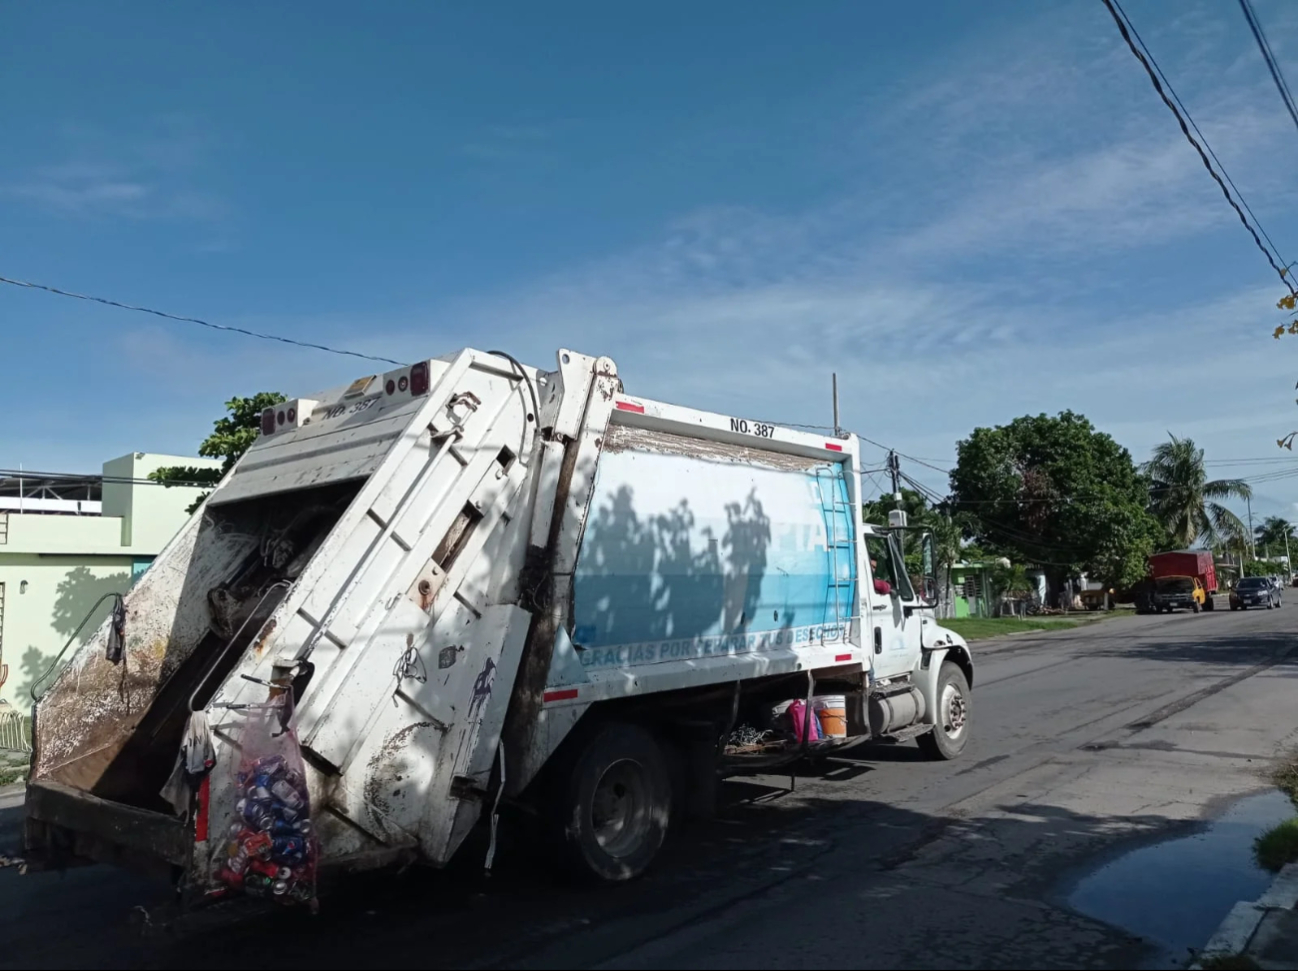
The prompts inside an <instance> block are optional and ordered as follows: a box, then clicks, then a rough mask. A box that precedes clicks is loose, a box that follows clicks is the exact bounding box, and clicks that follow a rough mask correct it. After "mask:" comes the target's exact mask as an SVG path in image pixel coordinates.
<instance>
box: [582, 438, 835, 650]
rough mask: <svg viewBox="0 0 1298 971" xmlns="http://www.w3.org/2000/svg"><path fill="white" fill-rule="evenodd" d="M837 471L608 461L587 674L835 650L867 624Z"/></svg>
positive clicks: (602, 470)
mask: <svg viewBox="0 0 1298 971" xmlns="http://www.w3.org/2000/svg"><path fill="white" fill-rule="evenodd" d="M848 495H849V493H848V489H847V483H846V481H845V479H844V477H843V472H842V469H841V467H839V466H821V467H817V468H812V469H806V470H781V469H775V468H767V467H763V466H755V465H744V464H740V463H728V462H723V461H710V460H705V459H701V458H697V457H692V456H686V455H674V454H663V453H658V452H637V451H626V452H605V453H604V454H603V455H602V456H601V459H600V464H599V471H598V473H597V476H596V482H595V492H594V497H593V500H592V506H591V512H590V516H589V518H588V520H587V524H586V531H585V535H584V536H583V539H582V545H581V553H580V556H579V558H578V562H577V570H576V576H575V578H574V613H575V625H574V630H573V642H574V644H575V645H576V646H577V647H578V648H579V649H580V653H581V658H582V663H583V664H584V665H586V666H588V667H597V668H605V667H626V666H635V665H639V664H652V663H656V662H659V661H674V660H687V659H691V658H705V657H712V656H716V655H719V654H738V653H744V652H748V651H761V650H769V649H774V648H782V647H790V646H794V647H796V646H799V645H805V644H808V643H816V644H819V643H834V642H836V641H842V640H843V639H845V637H846V635H847V631H848V629H849V627H850V620H851V618H852V617H853V616H854V614H855V613H856V603H857V591H856V577H857V572H856V558H855V557H856V552H855V550H856V531H857V517H856V516H854V515H853V514H852V513H851V510H850V508H849V504H848Z"/></svg>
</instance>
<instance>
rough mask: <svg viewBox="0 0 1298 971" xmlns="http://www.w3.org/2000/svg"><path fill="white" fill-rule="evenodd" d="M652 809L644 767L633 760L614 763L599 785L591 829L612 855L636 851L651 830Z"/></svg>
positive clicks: (602, 846) (593, 804) (592, 812)
mask: <svg viewBox="0 0 1298 971" xmlns="http://www.w3.org/2000/svg"><path fill="white" fill-rule="evenodd" d="M651 812H652V799H651V798H650V787H649V780H648V777H647V774H646V772H645V768H644V766H642V765H641V764H640V763H639V762H635V761H632V760H631V759H623V760H621V761H619V762H614V763H613V764H612V765H610V766H609V767H608V768H607V769H605V770H604V774H603V775H602V776H600V779H599V782H598V783H596V785H595V793H594V798H593V799H592V800H591V813H590V815H591V830H592V832H593V833H594V834H595V841H596V842H597V843H598V844H599V846H600V849H602V850H603V851H604V852H605V853H607V854H608V855H609V856H612V857H618V858H620V857H624V856H628V855H630V854H631V853H633V852H635V850H636V849H638V848H639V846H640V845H641V843H643V842H644V839H645V836H646V835H647V834H648V832H649V828H650V825H651V823H652V819H651Z"/></svg>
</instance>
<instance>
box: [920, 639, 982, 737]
mask: <svg viewBox="0 0 1298 971" xmlns="http://www.w3.org/2000/svg"><path fill="white" fill-rule="evenodd" d="M971 714H972V707H971V705H970V697H969V681H968V679H967V678H965V676H964V672H963V671H961V670H960V666H959V665H958V664H955V663H954V662H952V661H944V662H943V663H942V671H941V673H940V674H939V675H938V680H937V724H936V725H934V726H933V730H932V731H931V732H925V733H924V734H923V735H921V736H920V737H919V738H918V739H916V741H917V742H919V749H920V751H921V752H923V753H924V755H925V756H926V757H927V758H930V759H933V760H934V761H942V762H945V761H949V760H950V759H954V758H957V757H958V756H959V755H960V753H961V752H963V751H964V747H965V744H966V743H967V742H968V741H969V716H970V715H971Z"/></svg>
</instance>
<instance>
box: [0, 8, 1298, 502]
mask: <svg viewBox="0 0 1298 971" xmlns="http://www.w3.org/2000/svg"><path fill="white" fill-rule="evenodd" d="M1126 6H1127V9H1128V13H1129V14H1130V16H1131V18H1132V20H1133V21H1134V22H1135V24H1136V26H1137V28H1138V29H1139V30H1140V31H1141V33H1142V35H1143V36H1144V38H1145V40H1146V41H1147V43H1148V44H1149V45H1150V47H1151V48H1152V49H1153V51H1154V52H1155V54H1156V56H1157V57H1158V58H1159V61H1160V62H1161V64H1162V66H1163V68H1164V70H1165V71H1166V72H1167V74H1168V75H1169V76H1170V78H1171V79H1172V81H1173V83H1174V84H1175V85H1176V87H1177V89H1178V92H1179V93H1180V95H1181V96H1182V98H1183V99H1184V100H1185V101H1186V103H1187V104H1188V105H1189V107H1190V109H1191V111H1192V112H1193V113H1194V115H1195V118H1196V120H1197V121H1198V123H1199V125H1200V127H1201V128H1202V129H1203V130H1204V132H1205V133H1206V134H1207V135H1208V137H1209V139H1210V141H1211V142H1212V144H1213V147H1214V148H1215V149H1216V150H1217V153H1218V154H1219V155H1220V157H1221V158H1222V160H1223V162H1224V163H1225V164H1226V166H1227V168H1228V169H1229V171H1230V173H1231V175H1232V176H1233V177H1234V179H1235V181H1236V183H1237V184H1238V185H1239V186H1240V188H1241V189H1242V190H1243V192H1244V194H1245V195H1246V197H1247V198H1248V200H1249V202H1250V203H1251V205H1252V207H1253V209H1254V211H1255V212H1256V213H1257V214H1258V216H1259V217H1261V219H1262V221H1263V223H1264V224H1265V225H1266V226H1267V227H1268V229H1269V230H1270V232H1271V235H1272V236H1273V238H1275V240H1276V243H1277V244H1278V245H1279V246H1280V248H1281V250H1282V252H1286V253H1288V254H1289V258H1291V259H1293V258H1298V233H1295V232H1293V230H1292V227H1293V225H1294V224H1295V219H1294V217H1295V215H1298V191H1296V190H1298V183H1296V182H1295V180H1294V178H1293V174H1294V173H1293V170H1294V168H1295V165H1296V164H1298V163H1295V161H1294V160H1295V159H1298V131H1295V129H1294V126H1293V124H1292V122H1291V121H1290V120H1289V118H1288V116H1287V115H1285V114H1284V113H1283V111H1282V109H1281V104H1280V101H1279V98H1278V96H1277V95H1276V93H1275V91H1274V89H1273V88H1272V86H1271V82H1270V79H1269V77H1268V76H1267V74H1266V71H1265V67H1264V65H1263V64H1262V62H1261V60H1260V58H1259V56H1258V54H1257V51H1256V49H1255V48H1254V46H1253V43H1252V40H1251V37H1250V36H1249V35H1248V32H1247V27H1246V25H1245V23H1244V21H1243V18H1242V16H1241V15H1240V13H1239V10H1238V8H1237V7H1236V5H1235V4H1233V3H1228V2H1225V0H1203V2H1198V3H1184V4H1166V3H1162V2H1157V0H1128V3H1127V5H1126ZM306 9H307V8H305V7H303V6H302V5H300V4H288V3H267V4H259V5H256V6H253V5H215V6H207V7H199V6H195V5H175V4H162V3H156V4H155V3H146V2H137V3H133V4H130V5H127V6H113V5H98V4H86V3H78V4H72V3H60V2H45V3H41V4H27V5H15V6H11V7H9V8H8V9H7V10H6V14H5V30H4V32H3V34H0V132H2V133H3V134H0V144H2V145H3V151H0V275H6V276H13V277H19V278H27V279H32V280H37V281H41V282H45V283H50V284H54V285H56V286H63V287H67V288H70V289H74V290H80V291H84V292H90V293H96V294H102V295H105V296H110V297H115V298H118V299H121V300H125V301H128V302H135V303H142V304H147V305H150V306H155V307H159V308H163V309H166V310H170V311H173V312H176V313H181V314H192V315H196V316H201V317H205V318H208V319H211V320H215V321H219V322H221V323H226V324H232V325H236V326H245V327H252V328H257V329H262V330H269V331H274V332H277V333H282V334H286V335H290V336H294V337H299V338H302V339H308V340H313V341H320V342H324V343H331V344H336V345H339V346H345V347H350V348H354V349H358V350H362V351H367V352H370V353H377V354H381V355H383V356H385V357H394V358H398V359H403V360H406V359H414V358H417V357H421V356H431V355H434V354H441V353H445V352H447V351H450V350H453V349H455V348H458V347H461V346H465V345H471V346H478V347H484V346H490V347H495V346H499V347H504V348H506V349H509V350H511V351H512V352H513V353H515V354H516V355H517V356H519V357H521V358H523V359H525V360H528V361H529V362H531V363H535V364H538V365H542V366H548V365H550V364H551V362H552V361H553V355H554V352H555V349H556V348H557V347H559V346H567V347H572V348H575V349H578V350H582V351H586V352H589V353H598V354H608V355H610V356H612V357H613V358H614V359H615V360H616V361H617V362H618V364H619V367H620V369H621V371H622V373H623V376H624V380H625V382H626V385H627V388H628V390H630V391H631V392H633V393H639V394H644V395H646V396H649V397H659V398H664V399H667V400H671V401H677V402H681V403H686V404H692V405H696V406H699V407H705V408H711V409H715V410H719V411H723V412H727V413H739V414H746V415H749V416H751V417H755V418H764V419H773V420H777V421H795V422H818V421H828V419H829V376H830V372H831V371H834V370H837V371H838V373H839V381H840V386H841V389H842V402H843V415H844V421H845V423H846V424H848V425H849V426H851V427H854V428H856V429H858V430H860V431H861V432H863V433H864V434H866V435H869V436H870V437H871V438H874V439H877V440H879V441H882V442H887V443H890V444H894V445H896V446H897V447H898V448H900V449H901V450H902V451H904V452H906V453H908V454H911V455H915V456H918V457H922V458H924V459H926V460H930V461H932V463H933V464H935V465H938V466H942V465H946V464H949V462H950V461H951V459H952V456H953V454H954V443H955V441H956V440H957V439H958V438H960V437H962V436H964V435H966V434H968V432H969V431H970V429H971V428H972V427H974V426H975V425H978V424H995V423H1000V422H1003V421H1007V420H1009V419H1011V418H1013V417H1015V416H1016V415H1019V414H1023V413H1028V412H1033V413H1035V412H1040V411H1047V412H1054V411H1058V410H1060V409H1062V408H1072V409H1074V410H1077V411H1081V412H1083V413H1085V414H1086V415H1087V416H1089V417H1090V418H1091V419H1092V420H1093V421H1095V422H1096V424H1098V425H1099V426H1100V427H1101V428H1103V429H1105V430H1107V431H1109V432H1111V433H1112V434H1113V435H1114V436H1115V437H1117V438H1118V439H1119V440H1120V441H1121V442H1122V443H1123V444H1125V445H1127V446H1128V447H1129V448H1130V449H1131V450H1132V452H1133V453H1134V454H1135V456H1136V457H1137V459H1138V460H1139V459H1143V458H1144V457H1145V456H1146V455H1147V454H1148V450H1149V449H1150V447H1152V446H1153V445H1154V444H1155V443H1156V442H1158V441H1159V440H1161V439H1163V438H1164V437H1165V436H1166V434H1167V433H1168V432H1169V431H1171V432H1175V433H1177V434H1179V435H1189V436H1191V437H1193V438H1194V439H1195V440H1196V441H1198V442H1200V444H1202V445H1204V446H1205V447H1206V448H1207V449H1208V457H1209V459H1210V460H1213V461H1214V463H1224V462H1225V461H1226V460H1245V459H1252V458H1267V459H1274V458H1277V457H1279V456H1280V454H1281V453H1279V452H1277V450H1276V448H1275V439H1276V438H1277V437H1279V436H1280V435H1281V434H1283V433H1284V432H1287V431H1289V430H1291V429H1292V428H1295V427H1298V409H1295V407H1294V397H1293V396H1294V392H1293V387H1294V382H1295V379H1298V342H1296V341H1298V339H1290V340H1289V341H1281V342H1274V341H1272V339H1271V337H1270V336H1269V334H1270V330H1271V328H1272V327H1273V326H1274V324H1275V322H1276V317H1277V312H1276V311H1275V310H1274V303H1275V300H1276V299H1277V297H1278V296H1279V287H1278V281H1276V279H1275V277H1274V275H1273V274H1271V271H1270V270H1269V269H1268V268H1267V266H1266V264H1265V262H1264V261H1263V259H1262V257H1261V255H1260V254H1259V253H1258V252H1257V251H1256V250H1254V249H1253V248H1252V243H1251V242H1250V241H1249V240H1248V238H1247V236H1246V235H1245V234H1244V232H1243V230H1242V229H1241V227H1240V226H1239V224H1238V222H1236V221H1235V217H1234V215H1233V214H1232V213H1231V212H1230V210H1229V209H1228V208H1227V207H1226V205H1225V203H1224V201H1223V200H1222V198H1221V196H1220V194H1219V191H1218V189H1217V188H1216V186H1215V185H1214V184H1213V183H1212V182H1211V181H1210V180H1209V178H1208V177H1207V175H1206V173H1205V172H1204V171H1203V169H1202V168H1201V167H1200V164H1199V162H1198V159H1197V158H1196V156H1195V155H1194V153H1193V152H1192V150H1191V149H1190V147H1189V146H1188V145H1187V144H1186V143H1185V141H1184V140H1183V139H1182V136H1181V134H1180V132H1179V129H1177V127H1176V126H1175V123H1174V121H1173V120H1172V118H1171V116H1170V115H1169V114H1168V112H1167V111H1166V109H1165V108H1164V107H1163V105H1162V104H1161V103H1160V102H1159V101H1158V100H1157V98H1156V97H1155V95H1154V93H1153V91H1152V89H1151V87H1150V85H1149V82H1148V80H1147V79H1146V77H1145V76H1144V74H1143V72H1141V71H1140V69H1139V67H1138V65H1137V64H1136V62H1135V61H1134V60H1133V59H1132V57H1131V55H1130V54H1129V53H1128V52H1127V50H1126V48H1125V47H1124V46H1122V45H1121V41H1120V38H1119V37H1118V34H1117V31H1116V29H1115V28H1114V25H1113V23H1112V21H1111V20H1110V19H1109V16H1108V14H1107V13H1106V11H1105V9H1104V7H1103V5H1102V4H1101V3H1100V2H1099V0H1094V2H1089V0H1086V2H1083V0H1078V2H1069V3H1047V2H1028V0H1021V2H1013V3H1011V2H987V3H981V4H969V3H962V2H946V3H943V2H926V3H912V4H883V3H861V2H854V3H832V2H821V3H817V4H813V5H793V4H776V3H747V4H742V5H741V4H738V3H727V2H717V3H713V4H688V5H687V4H684V3H668V2H658V3H654V4H652V5H650V4H641V5H630V4H607V3H557V2H556V3H551V4H546V5H536V4H502V3H497V4H475V5H458V6H456V5H451V4H410V3H378V4H371V5H366V6H364V7H361V6H358V5H356V4H340V3H316V4H313V5H311V7H310V12H309V15H308V14H306V13H304V11H305V10H306ZM1257 9H1258V12H1259V15H1260V17H1261V19H1262V22H1263V23H1264V25H1265V26H1266V27H1267V29H1268V32H1269V33H1270V35H1271V40H1272V44H1273V47H1274V48H1275V49H1276V53H1277V56H1278V57H1279V58H1280V60H1281V63H1282V64H1283V65H1285V66H1286V68H1287V71H1288V73H1289V75H1290V76H1291V77H1292V78H1293V79H1294V81H1295V82H1298V9H1296V8H1293V7H1291V6H1288V5H1285V4H1282V3H1277V2H1258V3H1257ZM0 333H3V335H4V344H3V348H2V349H0V362H3V364H2V365H0V374H2V375H3V382H2V383H0V401H3V403H4V404H5V405H6V406H7V408H6V410H7V412H8V414H9V415H10V416H11V420H10V421H9V422H7V423H6V427H5V430H4V433H3V434H0V467H15V466H17V465H18V464H19V463H22V464H23V465H24V466H25V467H27V468H38V469H57V470H75V471H83V470H93V469H95V468H97V467H98V465H99V463H100V462H101V461H102V460H103V459H105V458H108V457H111V456H114V455H118V454H122V453H125V452H128V451H170V452H179V453H185V452H190V451H192V449H193V448H194V447H195V446H196V444H197V442H198V441H199V440H200V439H201V438H202V437H203V436H204V435H205V434H206V432H207V431H208V430H209V428H210V424H211V421H212V420H213V419H214V418H215V417H216V416H217V415H218V414H219V413H220V411H221V403H222V401H223V400H224V399H225V398H227V397H229V396H230V395H232V394H246V393H252V392H254V391H257V390H261V389H266V388H276V389H279V390H283V391H285V392H287V393H290V394H303V393H308V392H310V391H313V390H318V389H319V388H320V387H323V386H327V385H330V384H333V383H335V382H337V381H341V380H344V379H348V378H351V377H355V376H356V375H357V374H358V373H360V372H363V371H364V370H365V367H364V365H363V364H361V363H360V362H355V361H350V360H348V359H344V358H334V357H331V356H328V355H324V354H320V353H317V352H311V351H302V350H294V349H290V348H286V347H279V346H276V345H270V344H264V343H261V342H256V341H250V340H246V339H242V338H236V337H232V336H228V335H220V334H212V333H210V332H205V331H202V330H199V329H197V328H193V327H191V326H189V325H184V324H170V323H167V322H164V321H160V320H155V319H152V318H148V317H144V316H140V315H135V314H129V313H125V312H122V311H116V310H110V309H107V308H102V307H97V306H92V305H87V304H82V303H78V302H74V301H67V300H63V299H59V298H55V297H51V296H47V295H44V294H38V293H30V292H25V291H18V290H15V289H13V288H0ZM1286 454H1287V453H1286ZM1213 468H1214V471H1215V472H1217V473H1219V474H1249V475H1253V474H1257V473H1259V472H1263V471H1271V470H1274V469H1276V468H1278V466H1276V465H1274V464H1270V463H1253V464H1244V465H1234V466H1230V465H1225V464H1214V467H1213ZM911 470H912V471H913V472H915V473H917V474H918V475H919V477H920V478H923V479H924V480H926V481H928V482H929V483H931V484H932V485H934V486H937V487H942V486H943V485H944V483H943V477H942V476H941V475H940V474H939V473H936V472H933V471H932V470H930V469H927V468H924V467H915V466H911ZM1291 481H1298V480H1284V479H1281V480H1276V481H1272V482H1262V483H1259V484H1258V486H1257V488H1258V492H1259V494H1260V498H1259V501H1258V503H1256V504H1255V513H1256V512H1277V511H1278V512H1284V513H1286V514H1288V515H1290V516H1294V517H1295V518H1298V506H1295V505H1294V504H1293V500H1294V499H1296V498H1298V490H1292V489H1290V487H1289V482H1291Z"/></svg>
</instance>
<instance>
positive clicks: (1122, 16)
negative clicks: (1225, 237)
mask: <svg viewBox="0 0 1298 971" xmlns="http://www.w3.org/2000/svg"><path fill="white" fill-rule="evenodd" d="M1103 3H1104V6H1105V7H1107V8H1108V11H1109V13H1110V14H1111V15H1112V16H1113V22H1114V23H1115V24H1117V25H1118V31H1119V33H1121V34H1122V39H1123V40H1124V41H1126V44H1127V47H1128V48H1129V49H1130V50H1131V53H1132V55H1133V56H1134V57H1135V58H1136V60H1138V61H1139V62H1140V65H1141V67H1143V68H1144V69H1145V73H1146V74H1148V75H1149V80H1150V82H1152V83H1153V85H1154V90H1155V91H1157V92H1158V96H1159V97H1160V98H1162V99H1163V104H1165V105H1167V110H1168V111H1170V112H1171V113H1172V115H1173V116H1174V117H1175V118H1176V121H1177V124H1178V125H1180V126H1181V134H1183V135H1184V136H1185V138H1186V141H1188V142H1189V143H1190V145H1191V146H1192V147H1193V148H1194V150H1195V151H1196V152H1197V153H1198V154H1199V161H1201V162H1202V163H1203V167H1204V168H1205V169H1207V170H1208V174H1209V175H1211V176H1212V178H1213V181H1214V182H1216V183H1217V186H1218V188H1220V189H1221V194H1222V195H1223V196H1225V198H1226V202H1227V203H1229V205H1230V207H1231V208H1232V209H1234V210H1235V215H1237V216H1238V217H1239V221H1240V224H1241V225H1243V227H1244V228H1245V229H1247V230H1248V234H1249V235H1250V236H1252V237H1253V242H1254V244H1256V246H1257V248H1258V249H1259V250H1260V251H1261V253H1262V255H1263V256H1265V257H1266V261H1267V262H1268V263H1270V264H1271V269H1273V270H1275V272H1276V275H1277V276H1279V277H1280V281H1281V282H1282V283H1283V284H1284V285H1285V286H1286V287H1287V288H1288V289H1289V292H1290V293H1292V294H1294V295H1295V296H1298V289H1295V288H1294V285H1293V284H1292V283H1291V282H1290V281H1289V277H1288V274H1287V273H1286V271H1285V270H1284V269H1283V268H1282V267H1281V266H1280V265H1279V264H1278V263H1276V256H1272V254H1271V250H1269V249H1267V247H1266V246H1265V245H1264V244H1263V242H1262V239H1261V238H1260V237H1259V236H1258V234H1257V230H1255V229H1254V228H1253V226H1252V224H1251V223H1250V222H1249V221H1248V219H1247V218H1245V216H1244V210H1243V209H1241V208H1240V206H1239V203H1237V202H1236V201H1235V198H1234V196H1232V195H1231V193H1230V190H1229V189H1228V188H1227V187H1226V183H1225V182H1224V181H1222V177H1221V176H1220V175H1218V174H1217V170H1216V169H1215V168H1213V166H1212V162H1211V161H1209V159H1208V155H1207V153H1206V152H1205V151H1204V149H1203V146H1202V145H1200V144H1199V142H1198V141H1196V140H1195V137H1194V135H1193V134H1192V133H1191V132H1190V126H1189V124H1188V123H1187V122H1186V118H1185V115H1184V114H1182V112H1181V109H1180V108H1178V107H1177V105H1176V103H1175V102H1173V101H1172V99H1171V98H1170V97H1169V96H1168V93H1167V90H1166V89H1165V87H1164V85H1163V82H1162V81H1161V80H1160V78H1159V72H1158V71H1155V69H1154V67H1153V65H1151V64H1150V58H1151V57H1152V55H1149V56H1147V54H1146V52H1147V51H1148V48H1145V50H1142V49H1141V48H1142V47H1143V46H1144V45H1143V44H1141V45H1140V46H1137V43H1136V41H1135V40H1134V39H1133V37H1132V28H1130V27H1129V26H1128V24H1129V21H1128V19H1127V14H1126V11H1125V10H1122V8H1121V7H1120V6H1119V5H1118V0H1103ZM1120 11H1121V12H1120ZM1277 255H1278V251H1277ZM1280 258H1281V259H1283V257H1280Z"/></svg>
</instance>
